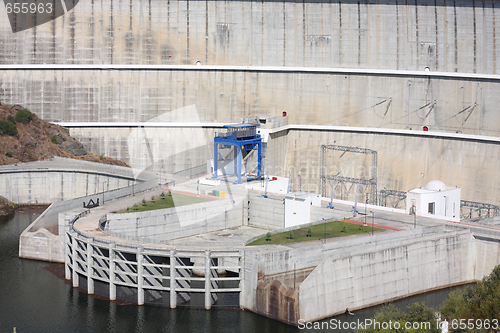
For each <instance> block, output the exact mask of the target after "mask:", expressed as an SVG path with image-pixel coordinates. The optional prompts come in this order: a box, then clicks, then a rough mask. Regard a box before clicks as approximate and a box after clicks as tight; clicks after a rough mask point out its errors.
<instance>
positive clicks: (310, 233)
mask: <svg viewBox="0 0 500 333" xmlns="http://www.w3.org/2000/svg"><path fill="white" fill-rule="evenodd" d="M311 236H312V229H311V227H309V228H307V237H311Z"/></svg>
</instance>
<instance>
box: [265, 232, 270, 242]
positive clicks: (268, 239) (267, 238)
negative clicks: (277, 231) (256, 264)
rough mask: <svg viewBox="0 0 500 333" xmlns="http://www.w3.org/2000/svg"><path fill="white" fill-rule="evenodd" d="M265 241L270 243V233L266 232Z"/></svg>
mask: <svg viewBox="0 0 500 333" xmlns="http://www.w3.org/2000/svg"><path fill="white" fill-rule="evenodd" d="M266 240H267V241H270V240H271V233H270V232H269V231H268V232H267V234H266Z"/></svg>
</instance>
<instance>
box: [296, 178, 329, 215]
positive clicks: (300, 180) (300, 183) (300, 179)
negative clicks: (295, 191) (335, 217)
mask: <svg viewBox="0 0 500 333" xmlns="http://www.w3.org/2000/svg"><path fill="white" fill-rule="evenodd" d="M299 192H302V176H301V175H299ZM323 220H324V219H323Z"/></svg>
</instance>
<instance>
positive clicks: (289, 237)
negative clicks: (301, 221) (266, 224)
mask: <svg viewBox="0 0 500 333" xmlns="http://www.w3.org/2000/svg"><path fill="white" fill-rule="evenodd" d="M286 238H288V239H293V231H289V232H288V233H287V235H286Z"/></svg>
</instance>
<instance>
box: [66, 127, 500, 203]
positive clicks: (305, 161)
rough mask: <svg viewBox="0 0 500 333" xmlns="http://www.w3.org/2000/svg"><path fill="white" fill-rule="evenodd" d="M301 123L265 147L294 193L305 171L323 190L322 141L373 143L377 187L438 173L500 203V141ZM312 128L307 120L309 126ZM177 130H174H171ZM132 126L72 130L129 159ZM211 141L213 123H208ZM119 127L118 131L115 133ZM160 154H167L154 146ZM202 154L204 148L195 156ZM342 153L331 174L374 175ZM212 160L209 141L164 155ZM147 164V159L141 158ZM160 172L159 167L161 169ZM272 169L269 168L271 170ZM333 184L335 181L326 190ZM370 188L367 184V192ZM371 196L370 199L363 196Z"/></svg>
mask: <svg viewBox="0 0 500 333" xmlns="http://www.w3.org/2000/svg"><path fill="white" fill-rule="evenodd" d="M296 127H297V128H294V129H288V130H281V131H278V132H276V133H272V134H271V135H270V136H269V140H268V143H267V146H266V153H265V159H264V167H265V169H266V170H269V172H270V174H272V175H275V176H282V177H288V176H289V175H290V174H291V175H292V184H291V188H290V190H291V191H298V190H299V177H298V175H299V174H300V175H301V177H302V188H301V189H302V190H303V191H309V192H313V193H320V167H321V145H326V144H336V145H343V146H354V147H362V148H368V149H372V150H375V151H377V155H378V177H377V181H378V190H382V189H384V188H386V189H391V190H399V191H405V192H406V191H408V190H410V189H413V188H416V187H420V186H425V184H427V182H429V181H431V180H433V179H439V180H441V181H443V182H444V183H445V184H447V185H449V186H458V187H460V188H461V189H462V199H463V200H470V201H476V202H487V203H491V204H500V185H499V183H498V182H497V181H496V179H498V175H497V170H499V169H500V149H499V148H500V147H499V143H498V141H487V140H478V139H477V140H475V139H473V138H474V136H466V135H454V134H451V135H443V136H442V137H439V136H434V135H432V133H431V132H423V131H421V130H415V131H400V132H399V133H398V132H396V131H395V132H394V133H384V132H383V131H381V133H374V132H371V131H370V129H366V130H364V129H359V131H350V130H349V128H345V129H344V130H342V129H339V128H337V129H335V130H332V129H328V128H326V127H325V128H323V129H314V127H313V126H311V129H307V128H303V129H302V128H300V126H296ZM304 127H306V126H304ZM169 130H170V129H169ZM130 131H131V128H128V127H124V128H113V129H106V128H78V127H76V128H71V134H72V135H73V136H75V137H77V138H78V139H79V140H80V141H81V142H83V143H84V144H89V143H90V142H92V147H93V148H92V149H93V150H95V152H96V153H97V152H99V151H103V149H104V147H105V149H106V152H108V151H109V152H115V151H116V153H118V154H119V155H118V158H120V159H123V160H124V161H125V162H127V163H130V162H131V161H130V155H129V153H128V150H126V149H121V150H120V148H119V147H121V145H122V143H123V142H124V141H126V140H127V138H128V136H129V133H130ZM203 131H205V133H206V134H205V135H206V136H207V140H209V138H210V136H209V135H210V133H213V131H214V130H213V129H204V130H203ZM111 133H112V135H111ZM145 133H146V136H147V137H148V138H150V140H151V146H152V147H157V148H158V149H160V148H161V147H164V146H165V145H168V144H169V141H168V140H167V138H168V137H165V136H164V134H165V129H164V128H145ZM152 152H153V155H161V153H162V152H161V151H160V150H153V151H152ZM195 152H198V153H196V154H195ZM340 155H341V152H339V153H337V154H334V153H331V154H328V156H329V157H328V158H327V161H326V163H327V165H326V167H327V174H330V175H336V174H338V173H340V176H343V177H351V178H363V179H370V178H371V172H372V171H371V169H370V168H371V156H367V155H364V154H353V153H347V154H345V155H344V156H342V157H340ZM135 158H137V159H139V160H136V161H143V162H144V163H146V160H144V159H147V156H141V154H138V155H137V156H136V157H135ZM207 158H208V159H211V158H213V146H212V145H210V144H207V145H204V146H202V147H200V148H199V149H198V150H190V151H186V152H185V153H182V154H176V155H173V156H171V157H169V158H168V159H165V160H162V161H159V163H160V164H159V165H161V164H162V163H165V169H164V171H166V172H174V171H175V170H173V169H172V168H173V167H174V166H190V165H191V164H194V165H201V164H203V163H204V161H206V159H207ZM137 163H139V164H140V162H137ZM156 169H157V170H160V169H158V166H157V167H156ZM266 172H267V171H266ZM330 186H331V183H328V185H327V187H328V190H327V191H326V192H327V196H329V195H330V188H331V187H330ZM365 191H366V189H365V188H364V186H363V185H361V187H360V193H362V195H363V198H364V194H363V193H364V192H365ZM355 195H356V187H355V185H354V186H351V184H346V187H342V189H341V186H339V184H337V188H336V190H335V197H336V198H338V199H343V200H350V201H354V199H355ZM363 201H364V199H363Z"/></svg>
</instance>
